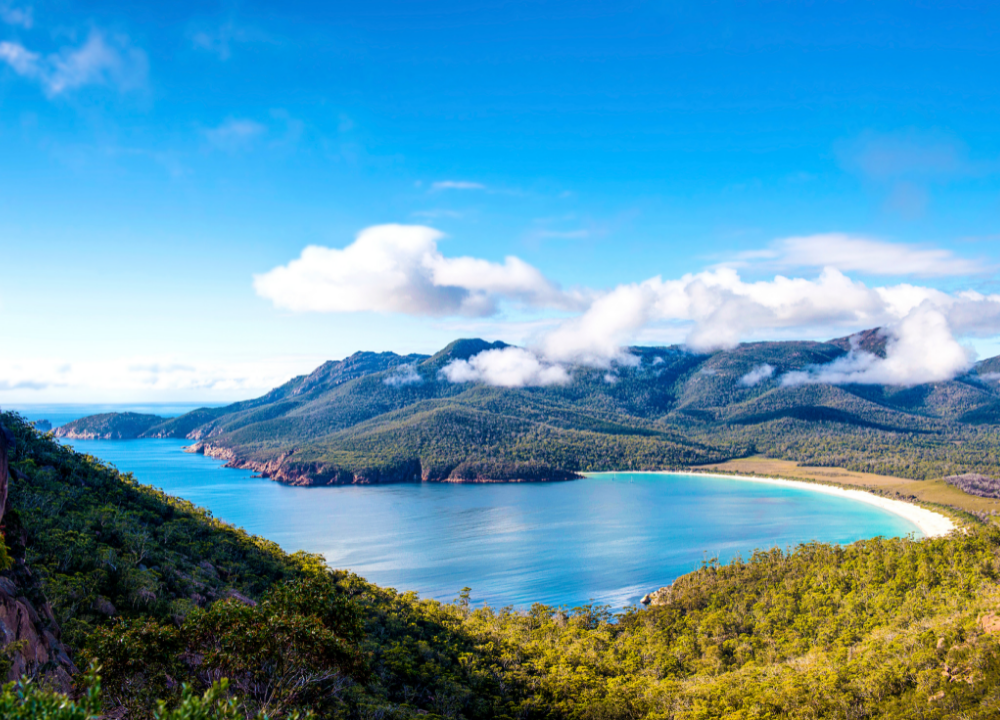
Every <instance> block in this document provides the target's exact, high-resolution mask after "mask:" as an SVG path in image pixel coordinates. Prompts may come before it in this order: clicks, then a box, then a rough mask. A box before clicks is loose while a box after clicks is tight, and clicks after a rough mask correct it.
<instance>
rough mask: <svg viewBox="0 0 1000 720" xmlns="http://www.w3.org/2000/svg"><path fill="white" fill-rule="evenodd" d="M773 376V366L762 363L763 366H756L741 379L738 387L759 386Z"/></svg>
mask: <svg viewBox="0 0 1000 720" xmlns="http://www.w3.org/2000/svg"><path fill="white" fill-rule="evenodd" d="M773 375H774V366H773V365H769V364H767V363H764V364H763V365H758V366H757V367H755V368H754V369H753V370H751V371H750V372H748V373H747V374H746V375H744V376H743V377H741V378H740V385H743V386H744V387H753V386H755V385H759V384H760V383H762V382H763V381H765V380H767V379H768V378H769V377H771V376H773Z"/></svg>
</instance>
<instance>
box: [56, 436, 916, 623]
mask: <svg viewBox="0 0 1000 720" xmlns="http://www.w3.org/2000/svg"><path fill="white" fill-rule="evenodd" d="M186 444H189V441H184V440H124V441H123V440H117V441H108V440H82V441H73V442H72V445H73V446H74V447H75V448H77V449H78V450H80V451H82V452H86V453H89V454H91V455H95V456H97V457H99V458H101V459H103V460H107V461H109V462H111V463H113V464H114V465H115V466H117V467H118V469H119V470H122V471H127V472H133V473H134V474H135V476H136V478H137V479H138V480H140V481H141V482H143V483H147V484H150V485H155V486H157V487H160V488H162V489H163V490H165V491H166V492H168V493H170V494H172V495H179V496H180V497H183V498H186V499H188V500H190V501H192V502H194V503H195V504H197V505H200V506H202V507H205V508H208V509H209V510H211V511H212V513H213V514H214V515H215V516H216V517H218V518H220V519H222V520H225V521H226V522H229V523H232V524H233V525H238V526H242V527H244V528H246V529H247V530H248V531H249V532H251V533H255V534H257V535H262V536H264V537H266V538H269V539H271V540H274V541H275V542H277V543H279V544H280V545H281V546H282V547H283V548H285V549H286V550H289V551H295V550H308V551H311V552H318V553H322V554H323V555H324V556H326V558H327V560H328V561H329V562H330V564H331V565H333V566H334V567H338V568H349V569H351V570H353V571H355V572H357V573H358V574H360V575H362V576H363V577H365V578H367V579H369V580H371V581H372V582H375V583H378V584H380V585H386V586H391V587H395V588H398V589H400V590H416V591H418V592H419V593H420V595H421V596H422V597H431V598H438V599H442V600H447V599H452V598H454V597H455V596H456V595H457V594H458V592H459V590H461V589H462V588H463V587H464V586H469V587H471V588H472V598H473V601H475V602H477V603H480V602H486V603H489V604H490V605H493V606H504V605H514V606H517V607H526V606H529V605H530V604H531V603H534V602H543V603H546V604H550V605H566V606H577V605H581V604H583V603H586V602H590V601H594V602H598V603H602V604H608V605H611V606H612V607H613V608H615V609H618V608H621V607H624V606H626V605H628V604H631V603H635V602H637V601H638V599H639V598H640V597H642V595H643V594H644V593H647V592H649V591H650V590H653V589H655V588H658V587H661V586H662V585H666V584H668V583H669V582H671V581H672V580H673V579H674V578H676V577H677V576H678V575H682V574H684V573H686V572H690V571H691V570H694V569H695V568H697V567H698V566H699V565H700V564H701V563H702V561H703V560H705V559H707V558H712V557H718V558H720V559H721V560H723V561H725V560H728V559H730V558H732V557H733V556H735V555H736V554H737V553H740V554H742V555H743V556H744V557H746V556H748V555H749V553H750V552H752V551H753V550H754V549H755V548H772V547H775V546H778V547H781V548H785V547H789V546H794V545H796V544H798V543H801V542H806V541H810V540H821V541H825V542H833V543H849V542H853V541H854V540H857V539H859V538H867V537H873V536H875V535H885V536H902V535H908V534H910V533H914V534H919V531H918V530H917V528H916V527H915V526H914V525H913V524H911V523H910V522H908V521H906V520H903V519H902V518H899V517H898V516H896V515H892V514H891V513H888V512H886V511H884V510H881V509H880V508H877V507H874V506H871V505H867V504H865V503H860V502H857V501H855V500H847V499H842V498H838V497H832V496H830V495H825V494H821V493H817V492H812V491H809V490H801V489H797V488H788V487H781V486H778V485H770V484H765V483H754V482H745V481H739V480H731V479H723V478H711V477H692V476H688V475H668V474H663V475H644V474H636V475H632V474H628V473H617V474H603V475H596V476H592V477H588V478H586V479H584V480H577V481H574V482H565V483H521V484H510V485H443V484H429V483H425V484H413V485H385V486H347V487H321V488H297V487H288V486H285V485H281V484H279V483H276V482H273V481H271V480H266V479H262V478H254V477H252V476H251V474H250V473H249V472H246V471H241V470H232V469H228V468H223V467H222V463H221V462H219V461H217V460H213V459H211V458H206V457H203V456H200V455H191V454H188V453H184V452H182V451H181V447H182V446H183V445H186Z"/></svg>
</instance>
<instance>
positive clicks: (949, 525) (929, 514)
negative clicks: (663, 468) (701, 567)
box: [678, 473, 955, 537]
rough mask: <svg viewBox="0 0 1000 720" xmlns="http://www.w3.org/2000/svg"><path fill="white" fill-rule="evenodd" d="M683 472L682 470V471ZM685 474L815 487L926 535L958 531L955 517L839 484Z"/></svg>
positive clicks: (809, 488) (748, 476) (713, 474)
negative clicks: (884, 512) (865, 505)
mask: <svg viewBox="0 0 1000 720" xmlns="http://www.w3.org/2000/svg"><path fill="white" fill-rule="evenodd" d="M678 474H680V473H678ZM683 474H685V475H701V476H709V477H720V478H729V479H730V480H749V481H751V482H762V483H771V484H775V485H786V486H790V487H797V488H801V489H802V490H812V491H813V492H820V493H826V494H827V495H837V496H838V497H846V498H850V499H851V500H858V501H860V502H864V503H868V504H869V505H875V506H877V507H880V508H882V509H883V510H888V511H889V512H891V513H893V514H895V515H899V516H900V517H901V518H905V519H906V520H909V521H910V522H912V523H913V524H914V525H916V526H917V527H918V528H919V529H920V532H921V533H923V534H924V537H941V536H943V535H947V534H948V533H950V532H952V531H953V530H955V523H954V522H952V521H951V518H949V517H946V516H945V515H942V514H941V513H937V512H934V511H933V510H928V509H926V508H922V507H920V506H919V505H914V504H912V503H908V502H903V501H902V500H891V499H889V498H885V497H881V496H879V495H873V494H872V493H870V492H866V491H864V490H851V489H848V488H842V487H836V486H834V485H821V484H820V483H810V482H802V481H801V480H785V479H782V478H764V477H753V476H750V475H723V474H721V473H718V474H715V473H683Z"/></svg>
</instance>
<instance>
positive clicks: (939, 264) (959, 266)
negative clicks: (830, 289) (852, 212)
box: [737, 233, 993, 277]
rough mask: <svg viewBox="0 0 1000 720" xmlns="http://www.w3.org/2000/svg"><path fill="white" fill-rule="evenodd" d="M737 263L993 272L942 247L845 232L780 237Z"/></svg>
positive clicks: (934, 273)
mask: <svg viewBox="0 0 1000 720" xmlns="http://www.w3.org/2000/svg"><path fill="white" fill-rule="evenodd" d="M740 261H742V262H738V263H737V264H746V263H747V262H755V263H764V264H767V265H772V266H775V267H780V268H826V267H830V268H836V269H838V270H841V271H844V272H862V273H866V274H869V275H913V276H916V277H944V276H954V275H977V274H982V273H984V272H990V271H991V270H992V269H993V268H991V267H990V266H989V265H988V264H985V263H983V262H980V261H977V260H968V259H965V258H961V257H957V256H956V255H955V254H954V253H953V252H952V251H950V250H945V249H942V248H930V247H922V246H919V245H912V244H906V243H891V242H885V241H882V240H875V239H872V238H866V237H858V236H856V235H848V234H845V233H821V234H818V235H808V236H802V237H791V238H785V239H783V240H779V241H777V242H775V243H773V244H772V245H771V247H770V248H768V249H766V250H757V251H752V252H749V253H745V254H744V255H742V256H741V257H740Z"/></svg>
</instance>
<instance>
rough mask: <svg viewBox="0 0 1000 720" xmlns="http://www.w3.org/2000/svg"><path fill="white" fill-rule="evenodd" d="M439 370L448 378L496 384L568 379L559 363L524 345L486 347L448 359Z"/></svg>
mask: <svg viewBox="0 0 1000 720" xmlns="http://www.w3.org/2000/svg"><path fill="white" fill-rule="evenodd" d="M441 373H442V374H443V375H444V376H445V377H446V378H447V379H448V380H449V381H451V382H454V383H464V382H484V383H486V384H487V385H495V386H498V387H523V386H526V385H535V386H538V385H542V386H544V385H565V384H566V383H568V382H569V381H570V379H571V378H570V374H569V372H568V370H567V369H566V368H565V367H563V366H562V365H558V364H554V363H550V362H546V361H544V360H542V359H540V358H539V357H538V355H536V354H535V353H533V352H531V351H529V350H525V349H523V348H516V347H508V348H503V349H501V350H487V351H486V352H481V353H479V354H478V355H476V356H474V357H472V358H469V359H468V360H456V361H454V362H451V363H449V364H448V365H447V366H445V368H444V369H443V370H442V371H441Z"/></svg>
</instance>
